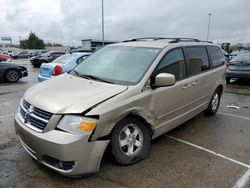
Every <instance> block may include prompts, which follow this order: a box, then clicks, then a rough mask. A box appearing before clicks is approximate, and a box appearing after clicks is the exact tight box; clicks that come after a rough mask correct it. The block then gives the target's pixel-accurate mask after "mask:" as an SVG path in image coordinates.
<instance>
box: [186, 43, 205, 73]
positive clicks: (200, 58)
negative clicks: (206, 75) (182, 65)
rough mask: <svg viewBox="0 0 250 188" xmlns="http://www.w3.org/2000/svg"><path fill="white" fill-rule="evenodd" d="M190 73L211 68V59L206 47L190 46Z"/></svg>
mask: <svg viewBox="0 0 250 188" xmlns="http://www.w3.org/2000/svg"><path fill="white" fill-rule="evenodd" d="M186 50H187V53H188V58H189V75H194V74H199V73H201V72H202V71H205V70H208V69H209V61H208V56H207V51H206V48H205V47H188V48H187V49H186Z"/></svg>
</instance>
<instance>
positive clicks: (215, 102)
mask: <svg viewBox="0 0 250 188" xmlns="http://www.w3.org/2000/svg"><path fill="white" fill-rule="evenodd" d="M220 97H221V91H220V90H219V89H218V88H217V89H216V90H215V91H214V93H213V96H212V99H211V100H210V102H209V105H208V108H207V109H206V110H205V111H204V113H205V114H206V115H214V114H216V112H217V111H218V109H219V106H220Z"/></svg>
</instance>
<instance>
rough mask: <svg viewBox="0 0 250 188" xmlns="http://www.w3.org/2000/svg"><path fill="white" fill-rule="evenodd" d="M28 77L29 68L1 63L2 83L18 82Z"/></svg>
mask: <svg viewBox="0 0 250 188" xmlns="http://www.w3.org/2000/svg"><path fill="white" fill-rule="evenodd" d="M26 76H28V71H27V68H26V67H24V66H21V65H17V64H13V63H0V82H17V81H18V80H19V79H20V78H22V77H26Z"/></svg>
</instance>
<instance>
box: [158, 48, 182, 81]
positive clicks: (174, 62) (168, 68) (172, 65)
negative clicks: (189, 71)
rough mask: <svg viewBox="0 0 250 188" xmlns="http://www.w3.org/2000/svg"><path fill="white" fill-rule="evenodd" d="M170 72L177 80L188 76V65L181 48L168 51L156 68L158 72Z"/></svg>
mask: <svg viewBox="0 0 250 188" xmlns="http://www.w3.org/2000/svg"><path fill="white" fill-rule="evenodd" d="M159 73H170V74H173V75H175V79H176V80H180V79H182V78H185V77H186V66H185V61H184V56H183V52H182V50H181V49H174V50H172V51H170V52H168V53H167V55H166V56H165V57H164V58H163V59H162V60H161V62H160V64H159V65H158V67H157V69H156V74H159Z"/></svg>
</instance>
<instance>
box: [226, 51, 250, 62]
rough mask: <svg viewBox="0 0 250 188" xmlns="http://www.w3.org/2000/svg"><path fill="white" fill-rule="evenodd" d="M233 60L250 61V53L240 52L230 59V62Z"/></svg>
mask: <svg viewBox="0 0 250 188" xmlns="http://www.w3.org/2000/svg"><path fill="white" fill-rule="evenodd" d="M232 61H243V62H246V61H247V62H250V53H245V54H239V55H237V56H236V57H234V58H232V59H231V60H230V62H232Z"/></svg>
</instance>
